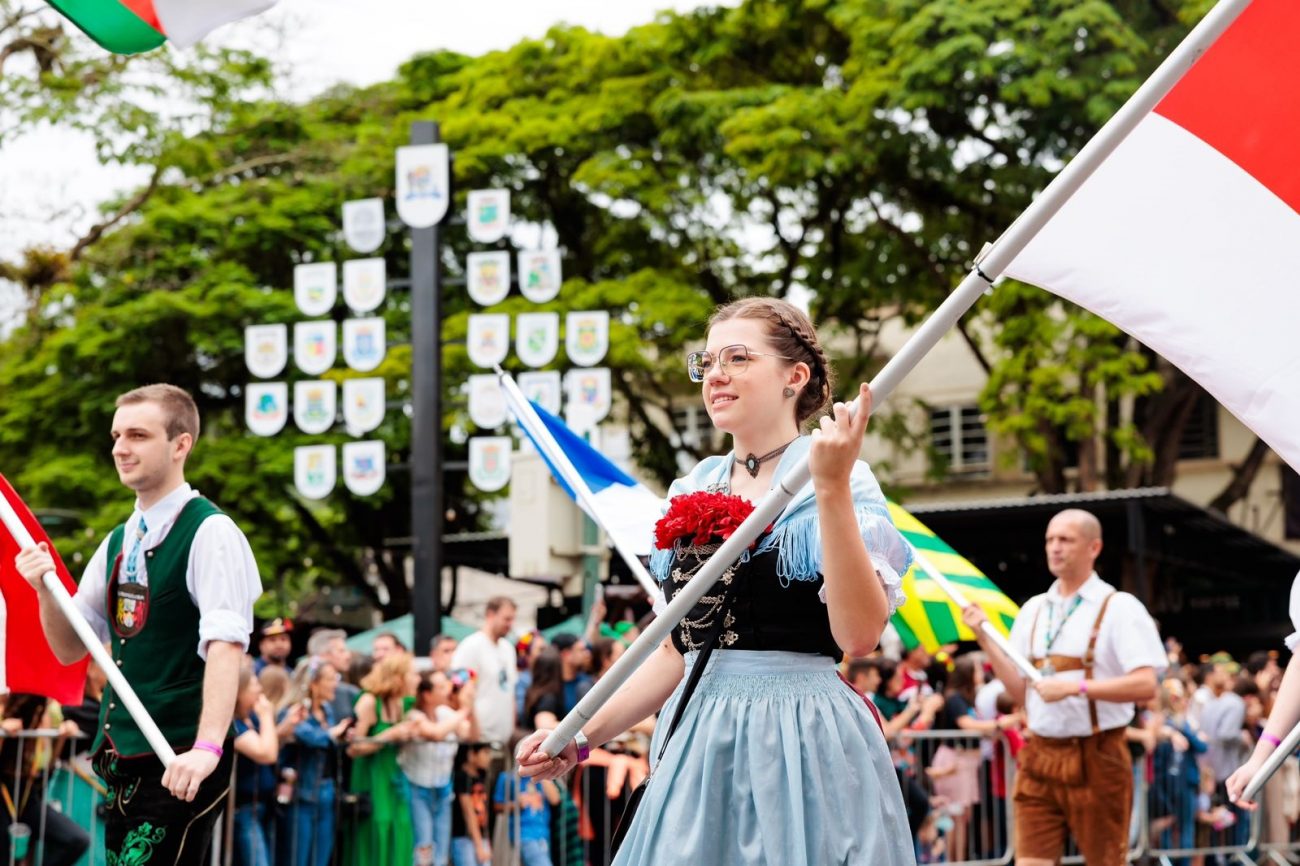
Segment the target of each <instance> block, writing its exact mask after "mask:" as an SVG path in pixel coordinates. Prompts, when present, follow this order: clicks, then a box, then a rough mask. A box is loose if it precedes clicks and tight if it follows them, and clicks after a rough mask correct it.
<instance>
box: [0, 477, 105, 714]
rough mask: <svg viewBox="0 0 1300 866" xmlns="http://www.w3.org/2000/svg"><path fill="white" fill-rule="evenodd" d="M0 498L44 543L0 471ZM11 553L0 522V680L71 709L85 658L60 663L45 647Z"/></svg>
mask: <svg viewBox="0 0 1300 866" xmlns="http://www.w3.org/2000/svg"><path fill="white" fill-rule="evenodd" d="M0 496H3V497H4V498H5V499H6V500H8V502H9V504H10V505H11V506H12V507H13V509H14V511H15V512H17V514H18V519H19V520H21V521H22V522H23V525H24V526H26V527H27V531H28V532H30V533H31V534H32V538H34V539H35V540H36V541H37V542H38V543H39V542H42V541H44V542H45V543H46V544H49V541H50V539H49V536H47V535H46V534H45V530H44V529H42V528H41V525H40V524H39V523H38V522H37V521H36V516H35V515H33V514H32V512H31V509H29V508H28V507H27V505H26V503H24V502H23V501H22V500H21V499H19V498H18V494H17V493H15V492H14V489H13V488H12V487H11V486H9V482H8V481H6V480H5V477H4V476H3V475H0ZM49 547H50V553H51V555H53V557H54V568H55V570H56V571H57V572H58V575H59V579H60V580H62V581H63V585H64V586H65V587H67V590H68V592H69V593H75V592H76V591H77V584H76V582H75V581H74V580H73V579H72V575H70V574H68V569H67V567H66V566H65V565H64V564H63V560H62V559H60V558H59V552H58V551H57V550H55V549H54V545H53V544H50V545H49ZM17 555H18V542H17V541H15V540H14V537H13V536H12V535H10V534H9V531H8V530H7V529H5V528H4V525H3V524H0V594H3V595H4V600H5V607H6V609H7V611H8V615H7V616H6V617H5V636H4V638H5V643H4V652H5V678H6V679H7V680H8V684H9V691H10V692H13V693H15V694H19V693H21V694H33V695H44V696H45V697H47V698H50V699H51V700H54V701H58V702H59V703H60V704H63V705H64V706H74V707H75V706H77V705H79V704H80V703H81V701H82V698H83V693H82V692H83V689H84V687H85V684H86V667H87V665H89V664H90V660H89V659H88V658H85V659H82V660H81V661H79V662H77V663H76V664H73V665H63V664H61V663H60V662H59V660H58V659H57V658H55V657H54V651H53V650H51V649H50V645H49V643H48V642H47V641H46V640H45V633H44V632H43V631H41V614H40V607H39V605H38V603H37V600H36V592H35V591H34V590H33V589H32V587H31V584H29V583H28V582H27V581H26V580H25V579H24V578H23V576H22V575H21V574H19V573H18V569H17V568H16V567H15V566H14V557H15V556H17Z"/></svg>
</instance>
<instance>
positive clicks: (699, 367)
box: [686, 343, 794, 382]
mask: <svg viewBox="0 0 1300 866" xmlns="http://www.w3.org/2000/svg"><path fill="white" fill-rule="evenodd" d="M754 357H762V358H780V359H781V360H783V361H793V360H794V358H791V357H789V356H787V355H774V354H772V353H771V352H751V351H750V350H749V349H748V348H746V347H745V346H743V345H740V344H739V343H737V344H736V345H734V346H724V347H723V348H721V349H719V350H718V354H717V355H716V356H715V355H714V354H713V353H712V352H691V353H690V354H689V355H687V356H686V372H687V374H688V375H690V377H691V381H692V382H703V381H704V377H705V376H707V375H709V371H710V370H712V369H713V365H714V364H715V363H716V364H717V365H718V366H719V367H720V368H721V370H722V372H723V374H724V375H727V376H743V375H744V374H745V370H747V369H748V368H749V359H750V358H754Z"/></svg>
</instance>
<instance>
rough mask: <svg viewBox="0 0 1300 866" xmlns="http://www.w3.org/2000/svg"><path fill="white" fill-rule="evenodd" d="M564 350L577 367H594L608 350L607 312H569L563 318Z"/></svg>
mask: <svg viewBox="0 0 1300 866" xmlns="http://www.w3.org/2000/svg"><path fill="white" fill-rule="evenodd" d="M564 350H565V352H567V353H568V355H569V360H570V361H572V362H573V363H575V364H577V365H578V366H579V367H594V366H595V365H596V364H599V363H600V362H601V361H602V360H603V359H604V357H605V353H606V352H608V351H609V312H608V311H606V310H589V311H586V312H580V313H569V315H568V316H567V317H566V318H565V320H564Z"/></svg>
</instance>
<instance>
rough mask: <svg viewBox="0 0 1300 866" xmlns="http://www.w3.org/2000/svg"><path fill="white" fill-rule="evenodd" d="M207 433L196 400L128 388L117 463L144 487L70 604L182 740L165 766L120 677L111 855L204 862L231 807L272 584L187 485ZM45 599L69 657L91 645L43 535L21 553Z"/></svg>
mask: <svg viewBox="0 0 1300 866" xmlns="http://www.w3.org/2000/svg"><path fill="white" fill-rule="evenodd" d="M198 435H199V413H198V409H197V407H196V406H195V405H194V400H193V398H191V397H190V395H189V394H187V393H186V392H185V391H183V390H181V389H180V388H177V387H175V386H173V385H148V386H145V387H143V388H137V389H136V390H134V391H130V392H128V393H126V394H123V395H122V396H121V397H119V398H118V399H117V412H116V413H115V414H114V416H113V428H112V438H113V462H114V464H115V465H116V467H117V473H118V478H119V479H120V480H121V482H122V484H123V485H125V486H126V487H127V488H129V489H131V490H133V491H134V492H135V494H136V502H135V508H134V510H133V511H132V512H131V514H130V516H129V517H128V518H127V520H126V522H125V523H124V524H122V525H120V526H118V527H117V528H116V529H114V530H113V531H112V532H111V533H110V534H109V535H108V537H107V538H105V539H104V541H103V543H101V544H100V546H99V549H98V550H96V551H95V555H94V556H93V557H91V560H90V563H89V564H88V565H87V567H86V571H85V573H84V574H83V575H82V578H81V584H80V587H79V588H78V590H77V594H76V595H75V596H74V597H73V603H74V604H75V605H76V607H77V609H78V610H79V611H80V613H81V614H82V616H84V617H85V619H86V621H87V622H89V623H90V625H91V627H92V628H94V630H95V631H96V633H97V634H98V635H99V637H100V639H102V640H103V641H105V642H106V643H108V644H109V645H110V650H111V653H112V656H113V661H114V663H115V664H116V665H117V666H118V667H119V668H120V669H121V671H122V674H123V675H124V676H125V677H126V680H127V682H129V683H131V685H132V687H133V689H134V690H135V692H136V694H137V696H138V697H139V698H140V701H141V703H143V704H144V707H145V709H146V710H147V711H148V712H149V714H150V716H152V717H153V720H154V721H155V722H156V723H157V725H158V727H159V729H160V730H161V731H162V734H163V736H164V737H165V738H166V739H167V742H168V743H169V744H170V745H171V746H172V748H173V749H174V750H175V751H176V753H177V754H176V758H175V760H174V761H173V762H172V764H171V766H170V767H168V768H166V769H165V770H164V768H163V765H162V762H161V761H160V760H159V759H158V757H157V756H156V755H155V754H154V752H153V750H152V748H151V747H150V746H149V743H148V741H147V740H146V739H145V737H144V735H143V733H141V731H140V729H139V728H138V727H137V726H136V724H135V722H134V720H133V719H132V718H131V716H130V715H129V714H128V713H127V711H126V708H125V707H124V706H123V705H122V704H121V703H120V701H119V700H118V699H117V696H116V695H115V694H114V693H113V690H112V689H111V688H107V689H105V691H104V695H103V699H102V704H101V707H100V716H99V728H98V731H97V732H96V736H95V742H94V745H93V746H92V750H93V752H94V767H95V771H96V772H97V773H98V774H99V775H100V776H101V777H102V778H103V779H104V782H105V785H106V787H107V789H108V794H107V796H106V797H105V804H104V805H105V816H104V841H105V847H106V849H107V852H108V862H109V863H115V864H130V866H162V864H166V866H199V864H202V863H203V862H204V857H205V855H206V854H207V849H208V846H209V844H210V841H211V836H212V825H213V822H214V821H215V820H216V817H217V815H218V814H219V813H220V811H221V807H222V806H223V805H224V801H225V795H226V790H227V788H228V787H229V785H230V771H231V767H232V764H233V761H234V754H233V752H232V750H231V745H232V743H231V739H230V737H231V727H230V722H231V716H232V714H233V712H234V708H235V697H236V692H237V691H238V684H239V666H240V663H241V662H242V661H243V656H244V651H245V650H246V649H247V648H248V636H249V633H250V632H251V631H252V628H253V602H254V601H255V600H256V598H257V596H258V595H259V594H261V591H262V582H261V578H260V577H259V575H258V572H257V564H256V563H255V562H254V561H253V553H252V551H251V550H250V549H249V546H248V541H247V539H245V538H244V534H243V533H242V532H241V531H240V530H239V527H237V526H236V525H235V524H234V522H233V521H232V520H231V519H230V518H229V517H227V516H226V515H225V514H223V513H222V512H221V511H220V510H218V509H217V507H216V506H215V505H213V504H212V503H211V502H209V501H208V500H207V499H204V498H203V497H202V496H200V495H199V494H198V492H197V491H195V490H194V489H193V488H191V487H190V486H189V485H188V484H186V483H185V460H186V458H187V457H189V454H190V450H191V449H192V448H193V447H194V442H195V440H196V439H198ZM16 564H17V567H18V571H19V572H20V573H22V575H23V576H24V577H25V578H27V580H28V581H29V582H30V583H31V584H32V587H33V588H34V589H35V590H36V593H37V597H38V598H39V599H40V608H41V626H42V628H43V630H44V632H45V636H46V639H47V640H48V641H49V643H50V648H51V649H53V650H54V653H55V655H56V656H58V657H59V659H60V660H61V661H63V663H64V664H71V663H72V662H74V661H76V660H78V659H80V658H82V657H83V656H85V655H86V648H85V646H84V645H83V644H82V643H81V641H80V639H78V637H77V636H76V633H75V632H74V631H73V630H72V627H71V625H70V624H69V623H68V621H67V619H66V618H65V617H64V616H63V614H62V612H61V611H60V610H59V608H58V606H57V604H55V602H54V600H53V598H52V597H50V595H49V593H48V592H47V591H46V590H45V588H44V585H43V584H42V583H41V575H42V574H44V573H45V572H46V571H48V570H51V569H52V568H53V567H54V564H53V561H52V560H51V558H50V555H49V553H48V551H47V550H46V549H44V545H42V546H41V548H29V549H27V550H24V551H22V552H21V553H19V554H18V558H17V563H16Z"/></svg>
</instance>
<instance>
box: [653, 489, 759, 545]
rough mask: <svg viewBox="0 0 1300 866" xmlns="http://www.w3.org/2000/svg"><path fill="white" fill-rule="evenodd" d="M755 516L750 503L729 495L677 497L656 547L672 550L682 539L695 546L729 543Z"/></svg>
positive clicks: (700, 492)
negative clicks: (747, 521) (743, 524)
mask: <svg viewBox="0 0 1300 866" xmlns="http://www.w3.org/2000/svg"><path fill="white" fill-rule="evenodd" d="M753 512H754V506H753V505H752V504H751V503H750V502H748V501H747V500H745V499H742V498H741V497H739V496H731V495H729V494H726V493H709V492H707V491H704V490H698V491H696V492H695V493H685V494H682V495H681V496H675V497H673V500H672V502H670V503H668V512H667V513H666V514H664V516H663V517H661V518H659V522H658V523H656V524H655V546H656V547H658V548H659V549H660V550H668V549H669V548H671V547H672V546H673V543H674V542H676V541H677V540H678V539H686V540H687V541H686V543H687V544H692V545H700V544H708V543H710V542H711V541H714V540H717V541H726V540H727V539H728V538H730V537H731V536H732V534H733V533H734V532H735V531H736V529H737V527H739V526H740V524H742V523H744V522H745V518H746V517H749V515H750V514H752V513H753ZM771 528H772V527H771V526H768V527H767V529H768V530H770V529H771ZM765 531H766V530H765ZM750 547H753V545H750Z"/></svg>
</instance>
